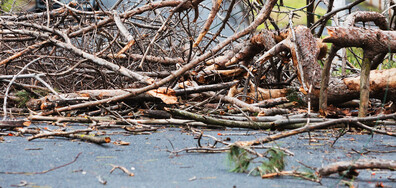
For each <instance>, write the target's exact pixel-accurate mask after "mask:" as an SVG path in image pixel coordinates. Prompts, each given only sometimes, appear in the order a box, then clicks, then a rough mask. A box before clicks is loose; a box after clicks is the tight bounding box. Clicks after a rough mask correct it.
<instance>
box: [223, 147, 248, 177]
mask: <svg viewBox="0 0 396 188" xmlns="http://www.w3.org/2000/svg"><path fill="white" fill-rule="evenodd" d="M227 158H228V162H229V166H230V167H231V168H232V169H231V170H230V171H231V172H237V173H244V172H247V170H248V169H249V165H250V161H251V160H252V159H251V158H250V157H249V154H248V152H246V150H245V149H243V148H240V147H238V146H231V148H230V152H229V153H228V156H227Z"/></svg>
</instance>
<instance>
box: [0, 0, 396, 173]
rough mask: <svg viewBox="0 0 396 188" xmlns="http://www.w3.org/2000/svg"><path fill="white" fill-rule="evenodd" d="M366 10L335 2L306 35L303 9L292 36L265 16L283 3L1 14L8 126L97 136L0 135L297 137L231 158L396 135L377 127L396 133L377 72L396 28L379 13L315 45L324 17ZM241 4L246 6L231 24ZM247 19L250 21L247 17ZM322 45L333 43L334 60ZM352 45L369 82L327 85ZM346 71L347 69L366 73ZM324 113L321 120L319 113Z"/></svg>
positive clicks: (395, 91) (161, 4)
mask: <svg viewBox="0 0 396 188" xmlns="http://www.w3.org/2000/svg"><path fill="white" fill-rule="evenodd" d="M307 2H308V1H307ZM313 2H314V1H313ZM330 2H331V4H332V3H333V2H334V1H330ZM360 2H362V0H358V1H355V2H353V3H351V4H349V5H347V6H346V7H344V8H342V9H337V10H332V5H331V4H330V5H329V9H328V12H327V14H326V15H324V16H323V17H322V18H321V19H319V20H318V21H317V22H316V23H310V24H308V25H310V26H311V28H308V27H306V26H302V25H299V26H293V19H294V16H296V15H295V14H296V12H298V11H301V10H302V9H303V8H301V9H295V10H290V11H289V12H287V16H289V27H287V28H285V29H279V27H278V26H277V24H276V22H274V20H273V19H272V18H271V16H270V15H271V13H272V12H273V11H272V10H273V8H274V6H275V5H276V3H277V1H276V0H267V1H265V3H264V4H263V3H260V2H254V3H253V4H249V5H246V4H242V1H240V2H239V1H236V0H231V1H227V2H223V1H221V0H220V1H212V3H211V8H209V9H210V12H209V13H207V14H203V13H202V12H201V11H200V9H201V8H202V7H203V6H206V4H205V3H207V2H206V1H202V0H193V1H189V0H166V1H154V2H151V1H148V2H145V1H139V2H138V3H135V4H133V5H131V4H127V3H125V4H117V5H115V6H113V7H111V8H110V7H101V6H100V5H99V9H98V10H93V11H88V10H81V9H77V8H76V5H75V4H74V3H69V4H62V3H60V2H58V3H60V4H61V5H62V6H61V8H59V9H53V10H48V11H44V12H38V13H32V12H29V13H24V14H22V13H16V12H10V13H3V14H1V15H0V68H1V69H0V84H1V85H0V87H1V88H2V89H1V93H0V99H1V100H2V101H4V102H3V103H2V104H3V105H2V107H3V108H2V110H3V113H4V118H6V117H7V113H9V112H12V113H13V112H26V108H25V107H27V109H28V110H29V111H28V112H29V114H30V116H29V120H30V121H54V122H55V124H57V125H62V122H83V123H89V124H90V127H89V129H84V130H77V132H76V131H74V132H73V131H69V132H64V131H60V132H59V131H55V132H51V133H48V131H43V130H36V129H29V128H27V126H28V124H29V123H27V124H26V122H24V123H23V122H14V123H12V122H11V123H10V122H6V121H3V122H2V123H0V129H7V130H14V131H18V132H19V133H21V134H35V136H32V137H30V139H35V138H42V137H48V136H62V137H67V138H73V139H81V140H85V141H90V142H94V143H98V144H102V143H109V142H110V138H108V137H102V136H101V135H86V136H85V135H84V134H80V132H83V133H86V134H87V133H88V132H91V131H93V130H100V129H107V128H122V129H124V130H125V131H127V132H132V133H142V132H144V133H147V132H150V131H155V130H157V129H158V128H159V127H158V126H153V125H184V126H185V125H187V126H192V127H200V126H214V127H221V128H224V127H236V128H248V129H260V130H268V129H269V130H284V129H291V130H290V131H285V132H280V133H278V134H274V135H271V136H268V137H265V138H258V139H257V140H253V141H246V142H237V143H234V144H227V143H224V142H223V144H224V145H226V146H227V149H230V148H228V147H231V146H238V147H244V148H247V147H253V146H254V145H260V144H264V143H267V142H271V141H274V140H276V139H281V138H284V137H287V136H291V135H295V134H299V133H303V132H310V131H313V130H315V129H323V128H329V127H346V126H347V125H348V126H352V127H356V128H357V129H366V130H369V131H371V132H375V133H378V134H384V135H390V136H395V133H394V131H392V130H393V129H392V130H389V129H387V128H384V129H381V128H378V127H374V125H389V124H390V125H395V119H396V117H395V109H396V108H395V105H394V104H393V102H396V69H383V70H376V69H377V67H378V66H379V65H380V64H381V63H382V62H383V60H384V58H386V56H387V54H389V53H393V52H395V50H396V44H395V40H396V34H395V31H393V30H389V28H392V27H389V25H392V23H391V24H389V23H388V22H387V21H386V18H385V17H384V16H382V15H381V14H378V13H372V12H357V13H354V14H350V15H349V16H348V18H347V21H346V23H345V25H344V26H337V27H328V28H327V29H328V34H329V36H328V37H326V38H324V39H323V40H322V39H321V38H319V37H316V36H320V35H321V32H322V31H323V29H324V27H325V25H326V20H329V19H330V18H331V17H332V16H334V15H335V14H336V13H337V12H338V11H341V10H343V9H351V8H352V7H353V6H355V5H357V4H359V3H360ZM238 3H239V4H238ZM209 4H210V3H209ZM312 4H313V3H312V2H311V3H310V4H309V5H307V6H310V5H312ZM237 5H240V6H242V7H244V8H242V13H240V14H237V16H234V17H233V13H234V11H233V10H234V8H236V7H237ZM206 7H208V6H206ZM209 7H210V6H209ZM253 12H254V13H255V14H253V15H252V13H253ZM219 15H220V16H219ZM244 16H246V17H247V20H246V21H244V20H240V18H242V17H244ZM233 19H236V20H237V21H236V22H235V21H232V20H233ZM357 22H374V23H375V24H376V25H377V26H378V28H379V29H376V28H361V27H357V26H355V23H357ZM215 23H216V24H218V25H216V26H214V25H215ZM240 23H243V24H240ZM270 24H271V26H269V25H270ZM348 24H349V25H348ZM259 27H260V28H264V29H261V30H260V31H259V30H258V29H257V28H259ZM317 27H320V28H321V29H319V31H317V29H316V28H317ZM271 28H275V29H271ZM315 29H316V30H315ZM315 32H317V33H315ZM325 43H330V44H331V45H332V47H331V49H330V54H329V56H328V57H326V56H327V52H328V49H327V44H325ZM349 47H357V48H362V49H363V51H364V57H363V61H362V67H361V69H362V74H361V75H348V76H346V75H343V76H342V77H337V76H331V75H330V72H331V70H330V69H331V67H332V62H333V59H334V57H335V56H336V52H337V51H338V50H339V49H341V48H349ZM388 57H390V58H391V57H392V55H388ZM390 58H389V59H390ZM321 64H322V65H323V66H322V65H321ZM347 65H348V66H349V67H346V66H345V63H344V65H343V66H342V70H343V71H342V72H345V69H349V70H351V71H355V73H359V71H360V70H359V69H356V68H355V67H354V66H353V65H352V64H351V63H348V64H347ZM333 67H335V66H334V65H333ZM336 68H337V67H336ZM370 68H371V70H370ZM296 78H297V79H296ZM369 96H370V97H372V99H371V101H370V100H369V99H370V98H369ZM359 97H360V99H361V100H360V104H359V105H360V111H359V116H361V117H360V118H351V117H349V116H352V115H357V113H356V112H355V108H356V106H354V105H353V104H352V105H351V103H354V104H356V101H351V100H353V99H359ZM374 98H376V99H374ZM378 99H379V100H378ZM348 101H349V103H346V102H348ZM328 104H332V105H334V106H335V105H340V106H341V105H344V106H345V105H346V106H347V107H348V108H346V109H339V108H337V107H334V106H329V107H328ZM359 105H358V106H359ZM319 108H320V109H321V111H319V112H320V113H321V115H322V116H320V115H319V114H317V113H314V111H315V110H317V109H319ZM12 113H11V114H12ZM202 114H204V115H202ZM208 114H210V115H208ZM50 115H54V116H50ZM367 115H378V116H377V117H366V118H365V117H364V116H367ZM326 117H327V118H329V119H326ZM332 117H337V118H339V117H344V118H342V119H330V118H332ZM77 133H78V134H77ZM194 134H198V133H194ZM200 136H201V137H202V136H203V134H202V133H201V134H200ZM213 139H215V138H213ZM215 140H216V139H215ZM216 142H220V141H218V140H216ZM248 150H249V149H248ZM249 151H250V150H249ZM251 152H252V153H255V152H254V151H251ZM255 154H257V153H255ZM381 164H382V163H381ZM363 166H364V165H363ZM330 171H331V172H333V171H334V170H331V169H330Z"/></svg>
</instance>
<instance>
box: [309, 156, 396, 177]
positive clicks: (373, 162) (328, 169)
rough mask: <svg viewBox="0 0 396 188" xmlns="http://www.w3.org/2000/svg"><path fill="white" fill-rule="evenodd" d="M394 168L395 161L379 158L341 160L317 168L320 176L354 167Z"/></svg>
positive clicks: (395, 167)
mask: <svg viewBox="0 0 396 188" xmlns="http://www.w3.org/2000/svg"><path fill="white" fill-rule="evenodd" d="M373 168H376V169H388V170H395V169H396V161H394V160H381V159H369V160H367V159H359V160H357V161H351V162H349V161H342V162H337V163H333V164H330V165H328V166H325V167H322V168H320V169H318V170H317V172H318V173H319V175H320V176H329V175H331V174H334V173H340V172H343V171H345V170H355V169H373Z"/></svg>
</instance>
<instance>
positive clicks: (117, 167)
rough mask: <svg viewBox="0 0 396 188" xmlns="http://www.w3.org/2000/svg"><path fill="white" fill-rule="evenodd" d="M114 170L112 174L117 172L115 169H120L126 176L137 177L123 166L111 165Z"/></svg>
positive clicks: (111, 171)
mask: <svg viewBox="0 0 396 188" xmlns="http://www.w3.org/2000/svg"><path fill="white" fill-rule="evenodd" d="M111 166H112V167H113V168H112V169H111V170H110V174H111V173H113V171H114V170H115V169H120V170H122V171H123V172H124V173H125V174H128V176H131V177H132V176H135V174H134V173H132V172H129V170H128V169H126V168H125V167H123V166H117V165H113V164H112V165H111Z"/></svg>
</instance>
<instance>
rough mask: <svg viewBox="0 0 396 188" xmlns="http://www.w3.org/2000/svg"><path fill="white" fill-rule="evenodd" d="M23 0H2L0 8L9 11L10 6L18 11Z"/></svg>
mask: <svg viewBox="0 0 396 188" xmlns="http://www.w3.org/2000/svg"><path fill="white" fill-rule="evenodd" d="M24 2H25V1H24V0H2V1H1V5H0V9H1V12H9V11H10V10H11V8H13V10H14V11H20V6H21V5H23V4H24Z"/></svg>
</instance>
